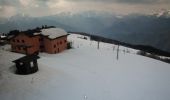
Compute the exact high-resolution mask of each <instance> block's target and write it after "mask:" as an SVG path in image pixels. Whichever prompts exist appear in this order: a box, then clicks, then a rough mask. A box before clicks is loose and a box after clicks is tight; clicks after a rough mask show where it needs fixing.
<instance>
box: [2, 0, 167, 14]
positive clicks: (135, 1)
mask: <svg viewBox="0 0 170 100" xmlns="http://www.w3.org/2000/svg"><path fill="white" fill-rule="evenodd" d="M8 7H9V9H8ZM162 8H165V9H170V0H0V13H1V15H0V17H2V16H4V15H2V14H5V16H7V15H9V16H8V17H10V16H13V15H14V14H17V13H24V14H28V15H30V16H48V15H52V14H56V13H58V12H64V11H71V12H80V11H88V10H92V11H109V12H113V13H120V14H130V13H148V12H152V11H154V10H159V9H162ZM7 12H8V13H9V14H7Z"/></svg>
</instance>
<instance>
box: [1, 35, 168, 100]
mask: <svg viewBox="0 0 170 100" xmlns="http://www.w3.org/2000/svg"><path fill="white" fill-rule="evenodd" d="M83 37H84V36H81V35H74V34H73V35H70V36H68V40H69V41H71V42H72V44H73V49H69V50H66V51H64V52H61V53H59V54H47V53H40V57H41V58H40V59H39V60H38V64H39V71H38V72H37V73H34V74H31V75H16V74H14V70H15V67H14V63H12V61H13V60H15V59H17V58H20V57H22V56H24V55H22V54H18V53H13V52H10V51H9V47H8V46H6V47H1V50H0V100H170V95H169V93H170V78H169V76H170V65H169V64H167V63H164V62H161V61H158V60H154V59H151V58H147V57H143V56H139V55H136V54H135V53H136V52H137V50H133V49H130V48H126V47H120V52H119V59H118V60H117V53H116V50H117V46H116V45H113V44H107V43H99V49H97V42H95V41H90V39H89V38H88V37H87V40H86V39H82V38H83ZM2 48H3V50H2ZM124 51H128V52H130V53H126V52H124Z"/></svg>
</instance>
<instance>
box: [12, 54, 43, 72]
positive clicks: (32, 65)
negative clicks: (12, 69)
mask: <svg viewBox="0 0 170 100" xmlns="http://www.w3.org/2000/svg"><path fill="white" fill-rule="evenodd" d="M39 58H40V57H39V56H38V55H26V56H24V57H21V58H19V59H17V60H14V61H13V62H14V63H15V64H16V68H17V70H16V73H17V74H21V75H27V74H31V73H35V72H37V71H38V63H37V59H39Z"/></svg>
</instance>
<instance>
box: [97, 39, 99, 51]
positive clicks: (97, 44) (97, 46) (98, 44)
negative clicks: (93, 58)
mask: <svg viewBox="0 0 170 100" xmlns="http://www.w3.org/2000/svg"><path fill="white" fill-rule="evenodd" d="M97 49H99V41H98V42H97Z"/></svg>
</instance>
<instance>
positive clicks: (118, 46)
mask: <svg viewBox="0 0 170 100" xmlns="http://www.w3.org/2000/svg"><path fill="white" fill-rule="evenodd" d="M118 59H119V44H118V47H117V60H118Z"/></svg>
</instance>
